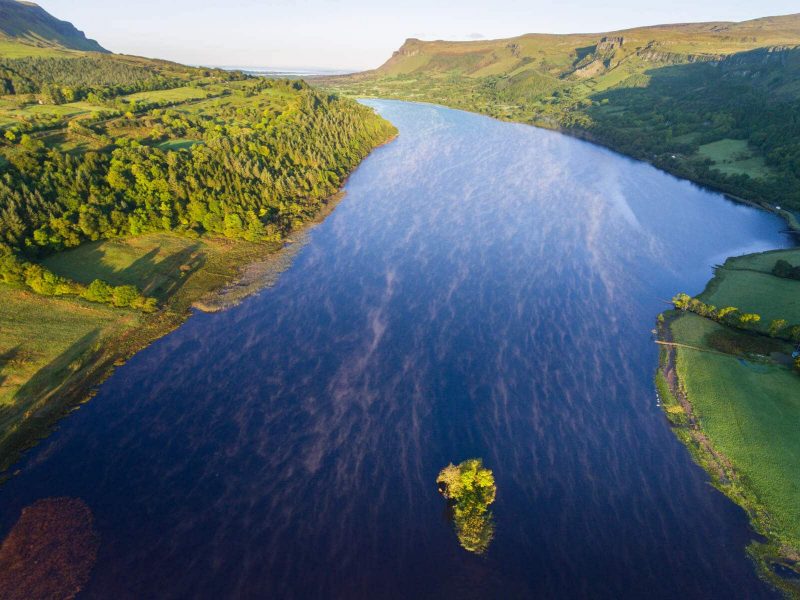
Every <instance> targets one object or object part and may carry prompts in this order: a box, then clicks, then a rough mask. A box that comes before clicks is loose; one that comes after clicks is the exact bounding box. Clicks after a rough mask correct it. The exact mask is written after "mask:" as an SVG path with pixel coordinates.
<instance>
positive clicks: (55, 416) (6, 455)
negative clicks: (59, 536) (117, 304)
mask: <svg viewBox="0 0 800 600" xmlns="http://www.w3.org/2000/svg"><path fill="white" fill-rule="evenodd" d="M100 333H101V330H100V329H99V328H98V329H94V330H92V331H90V332H89V333H87V334H86V335H84V336H83V337H81V338H80V339H79V340H77V341H75V342H74V343H73V344H72V345H70V347H69V348H67V349H66V350H65V351H64V352H62V353H61V354H59V355H58V356H57V357H56V358H55V359H53V360H52V361H50V363H48V364H47V365H45V366H44V367H42V368H41V369H39V370H38V371H37V372H36V373H35V374H34V375H33V376H32V377H31V378H30V379H29V380H28V381H27V382H26V383H24V384H23V385H22V386H21V387H20V388H19V389H18V390H17V392H16V394H14V399H13V402H12V403H11V404H8V405H6V406H4V407H2V409H0V483H2V482H3V480H4V479H6V478H7V476H8V474H7V473H5V471H6V469H8V468H9V467H10V466H11V465H12V464H13V463H14V462H15V461H16V460H17V459H18V458H19V456H20V454H21V453H22V452H24V451H25V450H26V449H28V448H31V447H33V446H34V445H35V444H36V443H37V442H38V441H39V440H40V439H42V438H43V437H44V436H46V435H47V434H48V433H49V432H50V431H51V429H52V428H53V427H54V426H55V424H56V423H57V422H58V420H59V419H60V418H61V417H62V416H64V415H65V414H66V413H67V412H68V411H69V410H70V409H71V408H72V407H73V406H74V405H75V404H76V402H77V401H78V400H80V399H81V398H84V397H86V396H87V395H88V393H89V390H90V386H91V383H92V381H93V379H92V378H93V376H94V374H95V373H96V372H97V371H98V369H99V370H102V369H104V368H105V367H107V366H109V365H110V364H111V360H113V359H112V358H111V357H110V356H109V355H108V354H107V353H105V352H104V351H103V350H102V348H101V347H100V346H99V344H98V342H99V341H100ZM104 357H105V358H104Z"/></svg>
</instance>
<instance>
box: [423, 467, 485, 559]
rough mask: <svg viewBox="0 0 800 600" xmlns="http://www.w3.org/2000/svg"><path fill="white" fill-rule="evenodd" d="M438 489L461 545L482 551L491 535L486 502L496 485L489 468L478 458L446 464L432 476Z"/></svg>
mask: <svg viewBox="0 0 800 600" xmlns="http://www.w3.org/2000/svg"><path fill="white" fill-rule="evenodd" d="M436 483H437V485H438V486H439V493H440V494H442V496H444V497H445V498H447V500H448V501H449V503H450V506H451V508H452V511H453V512H452V517H453V524H454V525H455V528H456V535H457V536H458V541H459V543H460V544H461V546H462V547H463V548H464V549H465V550H468V551H469V552H473V553H475V554H483V553H484V552H486V550H487V549H488V548H489V544H491V542H492V538H494V517H493V515H492V513H491V511H490V510H489V505H490V504H491V503H492V502H494V499H495V496H496V495H497V487H496V486H495V483H494V475H492V471H491V470H490V469H487V468H485V467H484V466H483V461H482V460H481V459H480V458H471V459H468V460H465V461H464V462H462V463H461V464H459V465H453V464H449V465H447V466H446V467H445V468H444V469H442V470H441V471H440V472H439V476H438V477H437V478H436Z"/></svg>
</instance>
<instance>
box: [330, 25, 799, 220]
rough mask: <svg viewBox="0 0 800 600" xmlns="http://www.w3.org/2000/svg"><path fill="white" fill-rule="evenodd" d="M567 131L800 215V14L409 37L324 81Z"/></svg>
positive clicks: (337, 87)
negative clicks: (371, 64)
mask: <svg viewBox="0 0 800 600" xmlns="http://www.w3.org/2000/svg"><path fill="white" fill-rule="evenodd" d="M320 83H321V84H322V85H324V86H327V87H329V88H331V89H332V90H334V91H339V92H342V93H346V94H351V95H359V96H376V97H390V98H400V99H405V100H420V101H427V102H435V103H439V104H444V105H447V106H452V107H455V108H461V109H465V110H471V111H474V112H480V113H484V114H487V115H490V116H493V117H496V118H500V119H506V120H513V121H520V122H523V123H531V124H534V125H538V126H541V127H549V128H554V129H560V130H562V131H565V132H567V133H570V134H572V135H576V136H580V137H584V138H588V139H591V140H592V141H595V142H598V143H601V144H604V145H606V146H609V147H611V148H613V149H615V150H617V151H619V152H622V153H625V154H628V155H630V156H633V157H636V158H640V159H643V160H647V161H650V162H652V163H654V164H656V165H657V166H659V167H660V168H663V169H665V170H668V171H670V172H673V173H675V174H677V175H679V176H681V177H685V178H687V179H691V180H693V181H696V182H699V183H703V184H706V185H709V186H713V187H715V188H717V189H720V190H722V191H725V192H728V193H730V194H732V195H736V196H740V197H743V198H746V199H749V200H754V201H757V202H760V203H762V204H765V205H770V206H772V207H774V206H775V205H776V204H781V205H783V206H791V207H792V208H794V209H797V210H800V14H795V15H785V16H777V17H766V18H761V19H755V20H751V21H744V22H741V23H730V22H713V23H684V24H675V25H659V26H652V27H639V28H635V29H627V30H622V31H611V32H604V33H581V34H565V35H557V34H527V35H521V36H519V37H515V38H508V39H502V40H481V41H470V42H449V41H441V40H439V41H430V42H428V41H421V40H418V39H409V40H406V42H405V43H404V44H403V45H402V47H401V48H400V49H399V50H397V51H396V52H395V53H394V54H393V55H392V56H391V58H389V60H387V61H386V63H384V64H383V65H382V66H381V67H379V68H377V69H375V70H372V71H366V72H364V73H356V74H353V75H348V76H342V77H332V78H326V79H323V80H321V81H320Z"/></svg>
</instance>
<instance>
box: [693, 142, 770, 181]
mask: <svg viewBox="0 0 800 600" xmlns="http://www.w3.org/2000/svg"><path fill="white" fill-rule="evenodd" d="M697 152H698V154H699V155H700V156H701V157H702V158H707V159H709V160H711V161H712V162H713V163H714V168H715V169H717V170H718V171H721V172H722V173H725V174H726V175H748V176H750V177H755V178H758V179H763V178H765V177H768V176H769V175H770V171H769V168H768V167H767V165H766V164H765V163H764V158H763V157H762V156H757V155H755V154H754V153H753V152H752V151H751V150H750V148H749V146H748V145H747V140H732V139H728V138H725V139H722V140H717V141H716V142H711V143H710V144H703V145H702V146H700V147H699V148H698V151H697Z"/></svg>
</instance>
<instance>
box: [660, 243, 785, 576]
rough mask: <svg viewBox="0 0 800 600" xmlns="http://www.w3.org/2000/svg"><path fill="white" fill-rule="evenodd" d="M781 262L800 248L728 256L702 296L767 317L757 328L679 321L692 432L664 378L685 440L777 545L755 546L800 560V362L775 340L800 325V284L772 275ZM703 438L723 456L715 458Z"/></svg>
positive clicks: (681, 316)
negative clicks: (771, 329) (784, 328)
mask: <svg viewBox="0 0 800 600" xmlns="http://www.w3.org/2000/svg"><path fill="white" fill-rule="evenodd" d="M779 259H782V260H786V261H788V262H790V263H791V264H793V265H798V264H800V249H793V250H779V251H773V252H764V253H760V254H753V255H748V256H742V257H737V258H731V259H728V260H727V261H726V262H725V264H724V265H723V266H722V267H720V268H718V269H717V270H716V273H715V276H714V278H713V279H712V280H711V281H710V282H709V284H708V286H707V287H706V290H705V291H704V292H703V293H702V294H701V295H700V296H699V297H698V298H699V299H700V300H702V301H703V302H705V303H706V304H713V305H715V306H717V307H726V306H735V307H737V308H739V309H740V310H741V311H743V312H753V313H757V314H760V315H761V316H762V320H761V322H760V323H758V324H757V325H756V326H755V327H754V328H753V329H752V330H742V329H734V328H731V327H728V326H726V325H723V324H720V323H718V322H715V321H713V320H711V319H709V318H704V317H701V316H699V315H697V314H694V313H691V312H686V313H677V316H676V317H675V318H674V319H673V320H672V321H671V322H670V323H669V328H670V331H671V334H672V338H673V341H674V342H676V343H677V346H675V347H674V349H673V351H674V353H675V370H676V372H677V376H678V382H679V384H678V385H679V387H680V390H681V392H683V394H685V397H686V398H687V399H688V402H689V403H690V405H691V410H692V416H693V417H694V419H695V421H694V422H693V425H691V426H690V429H685V427H686V426H687V424H688V423H689V421H687V420H686V418H685V417H684V416H683V411H682V410H681V409H680V407H679V406H678V405H677V403H676V402H675V401H674V399H670V398H669V396H670V395H671V394H668V393H665V390H664V389H662V388H663V386H664V385H665V381H666V379H665V376H666V372H664V373H663V374H662V373H660V374H659V376H658V377H657V383H658V385H659V390H660V391H661V395H662V397H665V402H664V405H665V410H666V411H667V413H668V414H669V415H670V418H671V420H672V421H673V422H674V423H675V424H676V425H678V427H679V428H678V430H677V431H678V434H679V437H681V439H683V440H684V441H685V442H686V443H687V444H688V445H689V447H690V448H693V449H694V450H695V455H696V457H697V458H698V461H699V462H700V463H701V464H703V465H704V466H706V468H708V469H709V471H710V472H712V473H714V474H715V479H716V482H717V484H718V485H719V486H720V488H721V489H722V490H723V491H725V492H726V493H727V494H728V495H729V496H731V497H732V498H733V499H734V500H736V501H737V502H739V503H740V504H741V505H742V506H744V508H745V509H747V511H748V512H749V514H750V515H751V517H752V518H753V519H754V522H755V523H756V525H757V527H758V528H759V529H760V531H762V533H764V534H765V535H767V537H768V540H769V543H768V545H767V546H765V547H764V548H763V549H756V550H754V552H755V554H754V555H755V556H757V557H759V560H766V561H770V560H775V559H779V558H783V559H786V558H788V559H790V560H793V559H795V558H796V557H798V556H800V479H798V478H797V465H798V464H800V436H798V435H797V432H798V430H800V372H799V371H798V369H797V368H796V367H795V366H794V365H793V361H792V358H791V353H792V351H793V349H794V345H793V343H790V342H789V341H787V340H785V339H781V338H776V337H771V336H769V335H768V325H769V323H770V321H771V320H772V319H784V320H786V321H787V322H788V323H789V324H790V326H791V325H797V324H800V302H798V299H800V281H798V280H793V279H784V278H780V277H777V276H775V275H772V273H771V271H772V268H773V266H774V265H775V263H776V261H778V260H779ZM665 365H666V366H668V364H667V363H662V367H664V366H665ZM673 393H674V390H673ZM676 415H677V416H676ZM684 432H685V433H684ZM702 440H707V443H708V444H710V448H711V449H713V452H716V453H718V455H720V456H721V457H722V458H721V459H720V458H714V457H712V456H709V455H708V452H707V450H703V449H702V448H703V447H704V446H703V443H704V442H703V441H702ZM720 460H721V461H722V464H727V465H729V467H730V469H731V470H732V474H731V473H730V472H728V471H727V470H726V468H725V467H723V468H722V471H720V467H719V465H720ZM715 465H717V466H715ZM764 557H766V558H764ZM765 573H768V571H765ZM776 584H778V585H784V583H781V582H780V581H776Z"/></svg>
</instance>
